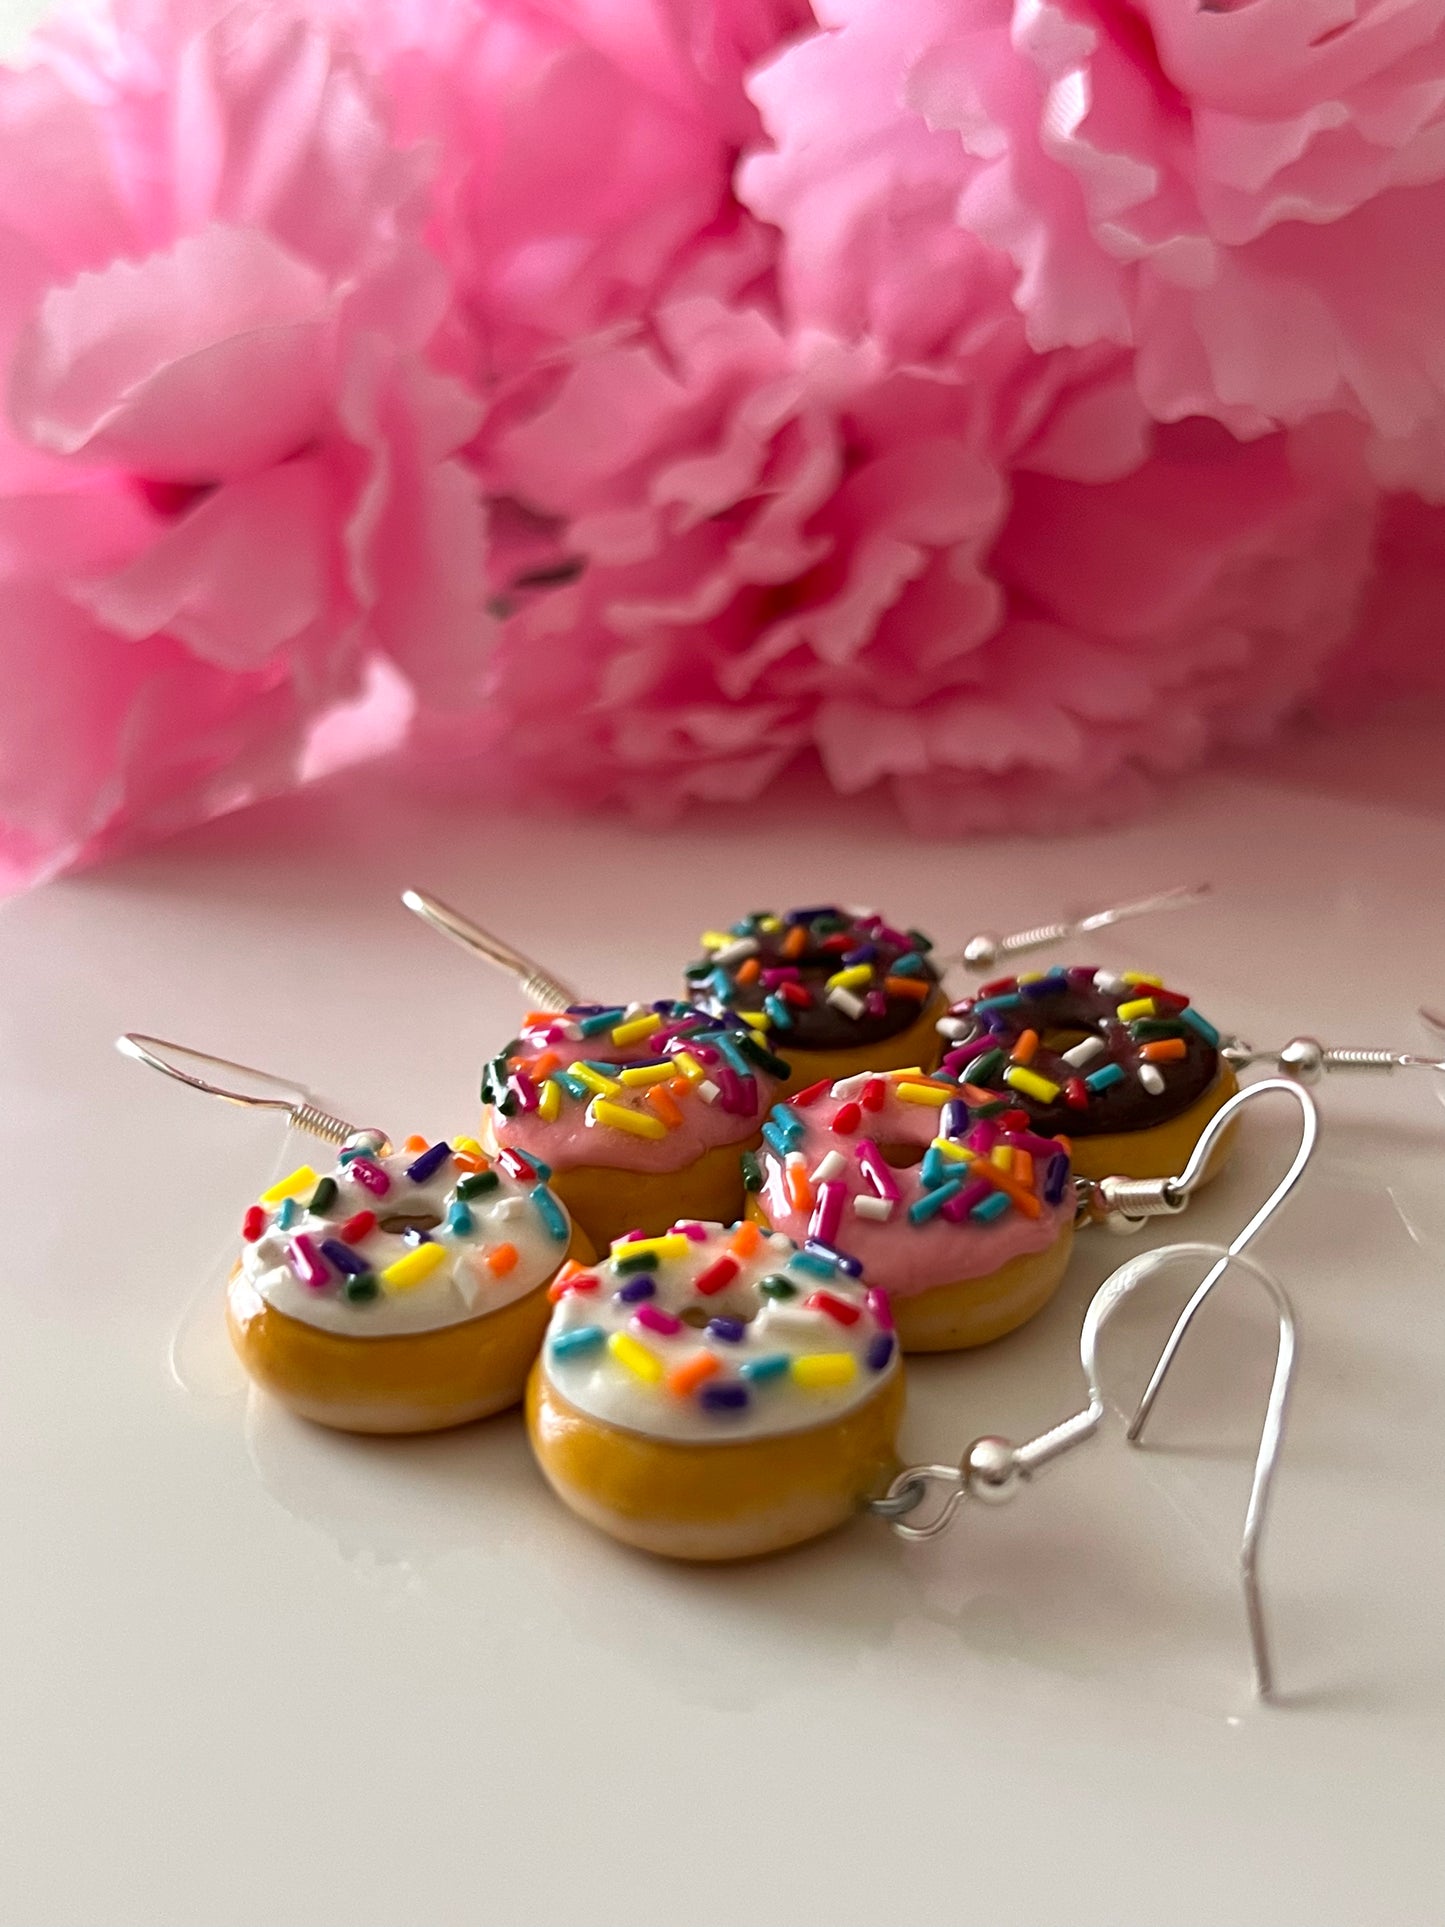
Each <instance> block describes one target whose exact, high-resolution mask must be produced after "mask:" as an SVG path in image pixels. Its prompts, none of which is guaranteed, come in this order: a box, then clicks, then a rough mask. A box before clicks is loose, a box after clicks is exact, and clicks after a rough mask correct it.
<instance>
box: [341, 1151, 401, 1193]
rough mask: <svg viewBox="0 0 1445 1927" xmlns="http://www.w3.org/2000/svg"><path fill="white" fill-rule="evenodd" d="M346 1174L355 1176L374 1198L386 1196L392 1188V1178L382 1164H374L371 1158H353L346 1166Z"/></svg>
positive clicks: (350, 1176)
mask: <svg viewBox="0 0 1445 1927" xmlns="http://www.w3.org/2000/svg"><path fill="white" fill-rule="evenodd" d="M346 1175H347V1176H348V1177H349V1178H354V1179H355V1180H356V1182H357V1183H358V1184H359V1185H360V1186H361V1187H362V1189H363V1190H364V1191H369V1192H370V1193H371V1195H372V1196H373V1197H374V1198H384V1197H385V1196H386V1194H387V1192H388V1191H389V1190H390V1189H391V1179H390V1178H389V1177H388V1176H387V1174H386V1173H385V1171H383V1170H382V1168H381V1166H380V1165H379V1164H373V1163H372V1161H371V1159H370V1158H353V1159H352V1160H351V1162H350V1164H348V1165H347V1167H346Z"/></svg>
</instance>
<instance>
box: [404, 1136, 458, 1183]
mask: <svg viewBox="0 0 1445 1927" xmlns="http://www.w3.org/2000/svg"><path fill="white" fill-rule="evenodd" d="M451 1154H452V1147H451V1146H450V1144H448V1143H447V1141H446V1139H445V1138H443V1139H442V1141H441V1142H440V1144H433V1145H432V1146H431V1148H430V1149H429V1150H426V1151H423V1152H422V1154H421V1156H420V1157H419V1158H417V1159H415V1160H414V1161H413V1162H412V1163H411V1164H409V1165H408V1166H407V1167H406V1175H407V1176H408V1177H409V1178H410V1179H411V1181H412V1183H413V1184H425V1183H426V1181H427V1179H428V1178H431V1177H435V1176H436V1174H437V1172H438V1171H439V1170H440V1169H441V1167H442V1166H443V1165H444V1164H445V1163H446V1161H447V1159H448V1158H449V1157H450V1156H451Z"/></svg>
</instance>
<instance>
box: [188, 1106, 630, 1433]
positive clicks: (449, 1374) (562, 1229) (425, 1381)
mask: <svg viewBox="0 0 1445 1927" xmlns="http://www.w3.org/2000/svg"><path fill="white" fill-rule="evenodd" d="M545 1179H546V1172H545V1171H544V1170H543V1169H542V1168H541V1167H539V1166H534V1165H532V1164H530V1163H528V1162H527V1161H526V1160H524V1159H522V1158H517V1157H504V1158H500V1159H498V1160H497V1162H496V1163H495V1164H492V1163H489V1161H488V1160H487V1159H486V1158H485V1157H484V1156H483V1155H482V1152H481V1147H480V1146H479V1145H478V1144H477V1142H476V1140H475V1139H470V1138H457V1139H456V1140H455V1141H454V1142H452V1143H446V1142H442V1143H438V1144H428V1143H427V1142H426V1141H425V1139H421V1138H412V1139H408V1141H407V1145H406V1148H405V1149H404V1150H402V1151H400V1152H391V1151H390V1149H389V1147H388V1146H387V1143H386V1140H385V1139H384V1138H382V1137H380V1135H379V1134H376V1133H358V1134H357V1135H356V1136H355V1137H354V1138H352V1139H351V1140H350V1141H349V1142H348V1144H347V1146H346V1147H345V1148H344V1149H343V1150H342V1152H341V1154H340V1156H339V1157H338V1159H337V1162H336V1167H335V1169H334V1170H333V1171H332V1172H331V1173H329V1174H328V1175H327V1176H324V1177H323V1176H320V1175H318V1174H317V1172H315V1171H314V1170H312V1169H311V1167H310V1166H309V1165H302V1166H301V1168H300V1169H299V1170H296V1171H293V1172H291V1174H290V1175H289V1177H285V1178H282V1179H281V1180H280V1181H279V1182H278V1183H276V1184H273V1185H272V1186H271V1187H270V1188H269V1190H267V1191H264V1192H263V1193H262V1194H261V1198H260V1201H259V1203H257V1204H254V1205H252V1206H251V1208H250V1210H249V1211H247V1213H246V1216H245V1221H244V1223H243V1226H242V1239H243V1244H242V1252H241V1260H240V1263H239V1264H238V1265H237V1267H236V1270H235V1271H234V1273H233V1274H232V1277H231V1282H230V1286H229V1288H228V1291H227V1298H226V1321H227V1324H228V1326H229V1328H230V1333H231V1341H232V1343H233V1344H234V1346H235V1348H236V1351H237V1353H238V1354H239V1355H240V1359H241V1362H242V1364H243V1365H244V1366H245V1368H246V1370H247V1371H248V1372H249V1373H250V1375H251V1377H252V1378H253V1379H254V1380H255V1381H256V1383H257V1384H258V1385H260V1386H263V1387H264V1388H265V1390H266V1391H268V1392H271V1393H273V1394H274V1395H275V1396H276V1397H277V1398H279V1399H281V1400H282V1401H283V1403H285V1404H287V1405H289V1406H290V1407H291V1409H292V1410H293V1411H295V1412H299V1413H300V1414H301V1415H302V1417H304V1418H309V1419H314V1420H316V1421H317V1423H318V1424H321V1425H330V1426H334V1427H336V1428H337V1429H338V1430H340V1431H345V1432H433V1431H439V1430H441V1429H443V1428H444V1427H447V1426H451V1425H465V1424H467V1423H468V1422H469V1421H470V1420H472V1419H478V1418H485V1417H487V1415H488V1414H489V1413H492V1412H500V1411H502V1410H503V1409H504V1408H505V1407H507V1406H509V1405H515V1404H516V1403H517V1401H518V1400H519V1399H520V1398H521V1396H522V1392H523V1389H524V1387H525V1384H526V1378H527V1372H528V1370H529V1368H530V1367H531V1364H532V1361H533V1359H534V1358H535V1357H536V1354H537V1347H538V1345H539V1344H540V1343H541V1341H542V1334H543V1332H544V1330H545V1329H546V1324H547V1318H548V1315H549V1313H550V1309H551V1307H550V1303H549V1300H548V1297H547V1287H548V1286H549V1285H550V1284H551V1282H552V1280H553V1279H554V1278H555V1277H556V1275H557V1272H558V1269H559V1267H561V1266H562V1265H563V1264H564V1263H566V1262H567V1261H568V1259H569V1258H571V1259H574V1260H575V1259H580V1258H583V1257H587V1256H590V1254H591V1249H592V1247H591V1246H590V1244H588V1242H587V1240H586V1239H585V1238H583V1237H581V1236H580V1235H579V1234H578V1233H577V1232H575V1231H574V1229H573V1226H572V1222H571V1219H570V1218H569V1217H568V1215H567V1212H566V1210H565V1209H564V1207H563V1206H562V1205H561V1204H560V1203H559V1202H558V1200H557V1199H556V1198H555V1197H554V1196H553V1194H552V1193H551V1191H550V1190H549V1189H548V1187H547V1184H546V1182H545Z"/></svg>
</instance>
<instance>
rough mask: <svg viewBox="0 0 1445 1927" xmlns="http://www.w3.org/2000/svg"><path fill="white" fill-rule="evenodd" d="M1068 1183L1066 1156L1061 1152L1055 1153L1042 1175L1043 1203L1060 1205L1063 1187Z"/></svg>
mask: <svg viewBox="0 0 1445 1927" xmlns="http://www.w3.org/2000/svg"><path fill="white" fill-rule="evenodd" d="M1068 1181H1069V1160H1068V1155H1067V1153H1065V1152H1063V1151H1056V1152H1055V1153H1054V1155H1053V1157H1051V1158H1050V1159H1049V1168H1048V1170H1047V1171H1046V1172H1045V1173H1044V1203H1045V1204H1059V1203H1061V1202H1062V1200H1063V1195H1064V1186H1065V1185H1066V1184H1067V1183H1068Z"/></svg>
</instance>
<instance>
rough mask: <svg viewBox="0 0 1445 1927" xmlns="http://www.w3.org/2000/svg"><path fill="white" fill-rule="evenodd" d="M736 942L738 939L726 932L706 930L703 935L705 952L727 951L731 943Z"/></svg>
mask: <svg viewBox="0 0 1445 1927" xmlns="http://www.w3.org/2000/svg"><path fill="white" fill-rule="evenodd" d="M736 942H737V938H736V937H732V936H729V935H728V933H727V931H726V930H704V931H703V933H702V947H703V949H704V950H726V949H727V947H728V945H729V944H730V943H736Z"/></svg>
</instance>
